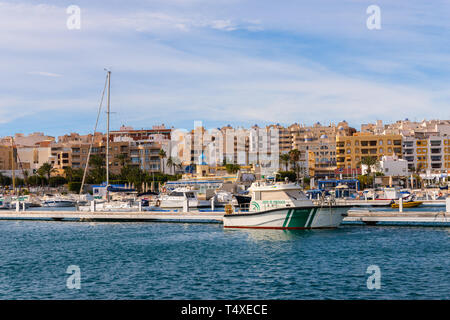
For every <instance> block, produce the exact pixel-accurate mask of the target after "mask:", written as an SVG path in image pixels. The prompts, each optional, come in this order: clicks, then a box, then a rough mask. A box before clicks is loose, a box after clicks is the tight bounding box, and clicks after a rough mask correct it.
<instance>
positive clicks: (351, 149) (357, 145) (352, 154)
mask: <svg viewBox="0 0 450 320" xmlns="http://www.w3.org/2000/svg"><path fill="white" fill-rule="evenodd" d="M393 155H396V156H398V157H399V158H401V157H402V136H401V135H375V134H372V133H368V132H365V133H364V132H358V133H355V134H353V135H352V136H337V137H336V165H337V167H338V168H345V169H354V168H360V167H361V165H360V162H361V160H362V159H363V158H365V157H376V158H377V159H378V160H381V159H382V157H383V156H393Z"/></svg>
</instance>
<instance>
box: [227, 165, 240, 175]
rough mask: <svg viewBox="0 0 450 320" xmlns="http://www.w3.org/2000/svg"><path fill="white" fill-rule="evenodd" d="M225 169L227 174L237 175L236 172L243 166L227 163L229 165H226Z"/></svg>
mask: <svg viewBox="0 0 450 320" xmlns="http://www.w3.org/2000/svg"><path fill="white" fill-rule="evenodd" d="M225 168H226V170H227V172H228V173H230V174H231V173H236V172H238V171H239V169H240V168H241V166H240V165H238V164H233V163H227V164H226V165H225Z"/></svg>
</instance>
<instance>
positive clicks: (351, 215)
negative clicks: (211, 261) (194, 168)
mask: <svg viewBox="0 0 450 320" xmlns="http://www.w3.org/2000/svg"><path fill="white" fill-rule="evenodd" d="M223 216H224V212H199V211H189V212H176V211H136V212H124V211H110V212H99V211H97V212H82V211H63V210H60V211H32V210H30V211H5V210H0V220H43V221H80V222H181V223H222V222H223ZM342 224H343V225H408V226H414V225H419V226H444V227H450V212H445V211H442V212H430V211H406V212H398V211H370V210H368V209H350V210H349V211H348V216H347V217H345V219H344V221H343V222H342Z"/></svg>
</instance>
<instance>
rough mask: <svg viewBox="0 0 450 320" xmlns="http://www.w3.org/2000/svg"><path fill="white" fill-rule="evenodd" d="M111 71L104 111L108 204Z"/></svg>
mask: <svg viewBox="0 0 450 320" xmlns="http://www.w3.org/2000/svg"><path fill="white" fill-rule="evenodd" d="M110 92H111V71H109V70H108V95H107V109H106V115H107V117H106V201H108V202H109V191H108V187H109V114H110Z"/></svg>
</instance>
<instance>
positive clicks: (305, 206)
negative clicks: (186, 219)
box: [223, 182, 350, 229]
mask: <svg viewBox="0 0 450 320" xmlns="http://www.w3.org/2000/svg"><path fill="white" fill-rule="evenodd" d="M249 191H250V194H251V197H252V200H251V202H250V208H249V212H237V213H233V212H227V213H226V214H225V215H224V218H223V226H224V227H225V228H263V229H313V228H336V227H338V226H339V225H340V224H341V222H342V220H343V219H344V217H345V216H346V215H347V210H348V209H349V208H350V207H349V206H337V205H335V203H332V202H331V201H330V202H328V203H326V202H323V203H322V204H321V205H314V203H313V202H312V201H311V200H310V199H308V197H307V196H306V195H305V194H304V193H303V191H302V189H301V187H300V186H299V185H297V184H295V183H286V182H285V183H267V182H254V183H253V184H252V185H251V187H250V188H249Z"/></svg>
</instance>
